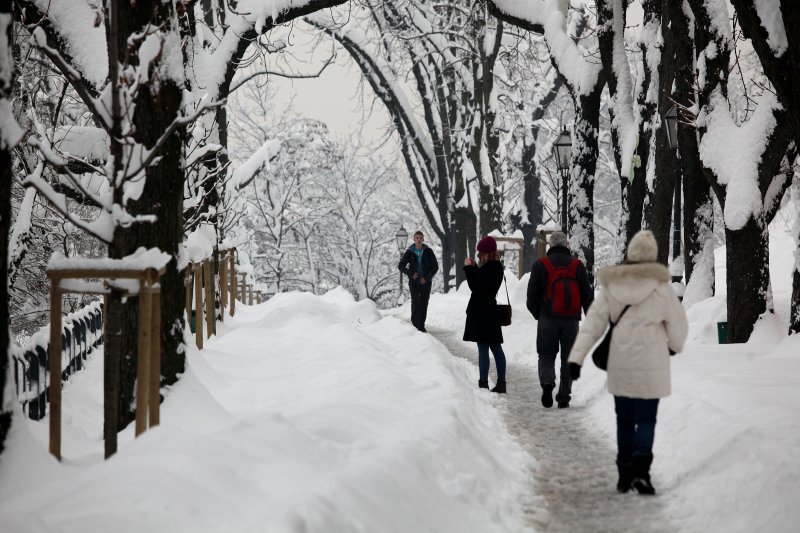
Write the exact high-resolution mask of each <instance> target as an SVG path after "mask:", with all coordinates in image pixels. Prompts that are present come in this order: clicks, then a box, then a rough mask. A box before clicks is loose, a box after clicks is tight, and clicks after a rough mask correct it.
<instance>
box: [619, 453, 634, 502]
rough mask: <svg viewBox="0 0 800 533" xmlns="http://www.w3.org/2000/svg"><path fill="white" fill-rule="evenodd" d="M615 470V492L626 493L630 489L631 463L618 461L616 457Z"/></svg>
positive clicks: (631, 477)
mask: <svg viewBox="0 0 800 533" xmlns="http://www.w3.org/2000/svg"><path fill="white" fill-rule="evenodd" d="M617 471H618V472H619V481H617V492H621V493H623V494H624V493H626V492H628V491H629V490H631V485H632V483H633V463H620V462H619V459H617Z"/></svg>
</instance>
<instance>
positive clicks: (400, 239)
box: [394, 224, 408, 301]
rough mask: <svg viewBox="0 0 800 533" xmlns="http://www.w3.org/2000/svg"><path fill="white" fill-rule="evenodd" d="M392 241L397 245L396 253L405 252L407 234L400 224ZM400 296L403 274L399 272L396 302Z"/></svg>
mask: <svg viewBox="0 0 800 533" xmlns="http://www.w3.org/2000/svg"><path fill="white" fill-rule="evenodd" d="M394 240H395V242H396V243H397V253H399V254H401V255H402V253H403V250H405V248H406V244H407V243H408V232H407V231H406V229H405V228H404V227H403V225H402V224H401V225H400V229H399V230H397V233H396V234H395V236H394ZM400 294H403V273H402V272H400V292H399V293H398V297H397V299H398V301H399V300H400V296H399V295H400Z"/></svg>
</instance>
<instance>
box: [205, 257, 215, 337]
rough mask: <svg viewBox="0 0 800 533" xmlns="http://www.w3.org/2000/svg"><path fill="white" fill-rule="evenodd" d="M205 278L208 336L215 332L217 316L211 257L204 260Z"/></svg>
mask: <svg viewBox="0 0 800 533" xmlns="http://www.w3.org/2000/svg"><path fill="white" fill-rule="evenodd" d="M203 274H204V276H203V278H204V285H205V289H206V290H205V292H206V330H207V332H208V333H207V337H209V338H210V337H211V335H213V334H214V333H215V331H214V324H215V323H216V321H217V318H216V316H214V315H215V313H214V262H213V261H212V260H211V259H205V260H203Z"/></svg>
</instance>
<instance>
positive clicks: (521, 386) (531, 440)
mask: <svg viewBox="0 0 800 533" xmlns="http://www.w3.org/2000/svg"><path fill="white" fill-rule="evenodd" d="M428 333H429V334H431V335H433V336H434V337H435V338H436V339H438V340H439V341H440V342H441V343H442V344H444V346H445V347H446V348H447V349H448V350H449V351H450V353H451V354H453V355H454V356H456V357H460V358H462V359H466V360H468V361H470V362H472V363H473V364H475V365H476V366H477V363H478V353H477V352H478V351H477V349H476V348H475V344H474V343H467V342H464V341H462V340H461V332H460V331H458V332H453V331H447V330H442V329H435V328H434V329H432V328H431V327H430V326H429V327H428ZM506 374H507V381H508V394H507V395H506V396H505V397H504V400H505V401H504V402H502V407H501V410H502V413H503V418H504V419H505V422H506V425H507V427H508V430H509V432H510V433H511V434H512V436H513V437H514V438H515V439H517V441H518V442H519V444H520V445H521V446H522V447H523V448H525V450H527V451H528V453H530V454H531V455H532V456H533V457H534V458H535V459H536V461H537V464H538V466H537V467H536V470H535V471H534V472H533V473H532V474H533V476H534V478H535V479H536V481H537V487H538V492H539V494H536V495H531V498H530V500H529V501H528V503H527V504H526V509H525V515H526V516H527V517H528V519H529V522H530V525H531V526H533V527H534V528H536V530H538V531H548V532H554V531H558V532H561V531H564V532H566V531H569V532H583V531H586V532H589V531H591V532H601V531H615V532H625V531H630V532H633V531H636V532H651V531H652V532H661V531H675V527H674V526H671V524H670V522H669V519H668V517H667V513H666V511H665V505H664V504H665V502H664V497H663V496H656V497H655V498H648V497H643V496H638V495H636V494H619V493H617V492H616V490H615V488H614V487H615V485H616V470H615V467H614V465H613V460H614V456H615V453H616V451H615V450H613V449H612V447H611V446H610V445H609V443H608V440H607V439H606V438H604V437H603V436H602V435H598V434H597V432H596V430H593V429H592V428H590V427H588V424H587V423H586V422H585V417H586V416H587V413H586V412H585V410H584V409H583V408H580V407H574V406H573V407H570V408H569V409H557V408H556V407H555V405H554V406H553V407H552V408H550V409H545V408H544V407H543V406H542V404H541V400H540V397H541V388H540V387H539V380H538V377H537V370H536V368H535V367H531V366H526V365H521V364H514V363H513V362H509V364H508V368H507V370H506ZM495 378H496V375H495V374H494V361H492V373H491V381H492V382H493V381H494V380H495ZM476 386H477V384H476ZM577 386H578V387H579V386H580V382H578V384H577ZM487 394H489V393H487ZM656 481H657V480H656ZM656 489H658V486H657V484H656ZM542 506H544V509H543V508H542Z"/></svg>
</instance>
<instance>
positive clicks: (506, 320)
mask: <svg viewBox="0 0 800 533" xmlns="http://www.w3.org/2000/svg"><path fill="white" fill-rule="evenodd" d="M503 284H504V285H505V287H506V301H507V302H508V303H507V304H497V318H498V319H499V320H500V325H501V326H510V325H511V299H510V298H509V297H508V284H506V276H505V274H503Z"/></svg>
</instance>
